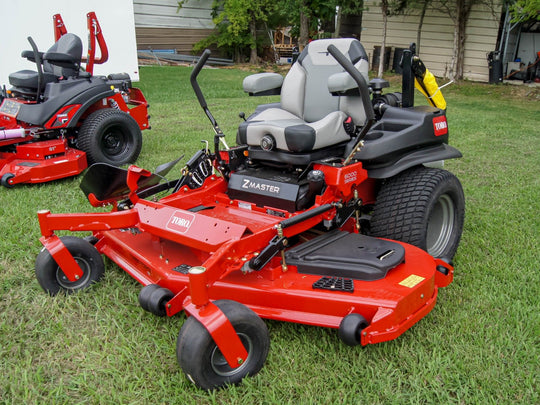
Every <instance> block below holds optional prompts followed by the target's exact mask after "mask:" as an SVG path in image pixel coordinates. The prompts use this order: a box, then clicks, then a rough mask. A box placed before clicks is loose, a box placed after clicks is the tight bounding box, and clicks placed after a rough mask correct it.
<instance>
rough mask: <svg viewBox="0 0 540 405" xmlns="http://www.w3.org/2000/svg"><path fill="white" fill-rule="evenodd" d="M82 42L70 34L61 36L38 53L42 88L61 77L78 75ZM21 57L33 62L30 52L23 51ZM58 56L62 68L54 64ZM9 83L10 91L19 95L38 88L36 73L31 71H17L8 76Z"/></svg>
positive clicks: (33, 91) (32, 91)
mask: <svg viewBox="0 0 540 405" xmlns="http://www.w3.org/2000/svg"><path fill="white" fill-rule="evenodd" d="M82 49H83V48H82V41H81V39H80V38H79V37H78V36H77V35H75V34H71V33H67V34H65V35H63V36H61V37H60V38H59V39H58V41H56V42H55V44H54V45H53V46H51V47H50V48H49V50H48V51H47V52H45V53H43V54H41V53H40V56H41V58H42V64H43V78H42V84H41V85H42V86H43V87H45V85H46V84H47V83H54V82H56V81H58V80H59V79H60V78H61V77H63V78H68V77H76V76H78V75H79V66H80V64H81V59H82ZM22 55H23V57H26V58H27V59H29V60H32V61H34V57H33V52H32V51H24V52H23V53H22ZM58 56H61V57H62V60H63V61H64V60H65V61H67V62H62V66H59V64H58V62H56V64H54V62H55V60H57V59H58ZM9 83H10V84H11V85H12V86H13V87H14V88H13V89H12V90H14V91H18V92H20V93H35V92H36V90H37V87H38V72H36V71H33V70H26V69H25V70H19V71H17V72H14V73H11V74H10V75H9Z"/></svg>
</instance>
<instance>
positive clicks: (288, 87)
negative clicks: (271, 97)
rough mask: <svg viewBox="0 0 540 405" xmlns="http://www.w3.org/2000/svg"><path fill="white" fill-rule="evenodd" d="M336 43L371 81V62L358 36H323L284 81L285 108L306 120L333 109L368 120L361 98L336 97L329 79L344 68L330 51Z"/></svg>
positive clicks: (299, 58)
mask: <svg viewBox="0 0 540 405" xmlns="http://www.w3.org/2000/svg"><path fill="white" fill-rule="evenodd" d="M330 44H333V45H334V46H336V47H337V48H338V50H339V51H340V52H341V53H342V54H344V55H345V56H346V57H347V58H349V60H350V61H351V62H352V63H353V65H354V66H355V67H356V68H357V69H358V71H359V72H360V73H361V74H362V75H363V76H364V79H366V83H367V82H369V80H368V70H369V62H368V56H367V54H366V51H365V50H364V47H363V46H362V44H361V43H360V41H358V40H357V39H354V38H337V39H321V40H316V41H313V42H311V43H309V44H308V46H307V47H306V48H304V50H303V51H302V53H301V54H300V56H299V57H298V60H297V62H296V63H295V64H294V65H293V66H292V67H291V70H290V71H289V73H288V74H287V76H286V77H285V80H284V81H283V86H282V88H281V108H282V109H284V110H287V111H289V112H291V113H293V114H294V115H296V116H298V117H299V118H302V119H303V120H304V121H306V122H314V121H318V120H320V119H321V118H323V117H325V116H326V115H328V114H329V113H331V112H333V111H338V110H341V111H344V112H345V113H347V115H349V116H351V117H352V118H353V120H354V122H355V123H356V124H357V125H358V124H362V123H363V122H364V121H365V114H364V109H363V107H362V103H361V99H360V97H352V96H339V97H337V96H332V94H331V93H330V92H329V91H328V78H329V77H330V76H331V75H333V74H335V73H340V72H343V71H344V69H343V68H342V67H341V65H340V64H339V63H338V62H337V61H336V60H335V59H334V57H333V56H332V55H331V54H330V53H329V52H328V50H327V49H328V46H329V45H330Z"/></svg>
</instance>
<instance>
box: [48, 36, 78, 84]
mask: <svg viewBox="0 0 540 405" xmlns="http://www.w3.org/2000/svg"><path fill="white" fill-rule="evenodd" d="M82 50H83V47H82V41H81V39H80V38H79V37H78V36H77V35H75V34H72V33H70V32H68V33H67V34H64V35H62V36H61V37H60V38H59V39H58V41H56V42H55V43H54V45H53V46H51V47H50V48H49V50H48V51H47V52H57V53H64V54H67V55H70V56H71V57H72V58H73V59H74V60H75V61H76V63H77V64H78V65H80V64H81V59H82ZM43 71H44V72H47V73H53V74H54V75H55V76H58V77H60V76H64V77H71V76H77V75H78V74H79V72H78V70H77V69H71V68H66V67H60V66H55V65H53V64H51V63H49V62H47V61H43Z"/></svg>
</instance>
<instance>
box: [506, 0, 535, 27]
mask: <svg viewBox="0 0 540 405" xmlns="http://www.w3.org/2000/svg"><path fill="white" fill-rule="evenodd" d="M508 9H509V10H510V14H511V15H512V22H520V21H523V22H525V21H534V20H536V21H540V0H515V1H514V2H513V3H512V4H510V6H509V8H508Z"/></svg>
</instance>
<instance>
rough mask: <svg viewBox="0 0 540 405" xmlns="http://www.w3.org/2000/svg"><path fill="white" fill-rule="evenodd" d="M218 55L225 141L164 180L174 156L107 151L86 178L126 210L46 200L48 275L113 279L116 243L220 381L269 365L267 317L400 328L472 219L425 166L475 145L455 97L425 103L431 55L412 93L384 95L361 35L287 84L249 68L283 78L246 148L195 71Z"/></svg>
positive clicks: (191, 374)
mask: <svg viewBox="0 0 540 405" xmlns="http://www.w3.org/2000/svg"><path fill="white" fill-rule="evenodd" d="M209 54H210V52H209V51H205V53H204V54H203V56H202V58H201V59H200V61H199V63H198V64H197V66H196V67H195V69H194V70H193V73H192V76H191V82H192V85H193V88H194V91H195V93H196V95H197V98H198V100H199V102H200V104H201V106H202V108H203V110H204V112H205V113H206V115H207V116H208V118H209V119H210V121H211V123H212V125H213V128H214V130H215V137H214V142H213V150H209V149H208V146H207V147H206V148H205V149H203V150H201V151H199V152H198V153H196V154H195V155H194V156H193V157H192V158H191V159H190V160H189V161H188V162H187V163H186V165H185V166H184V168H183V171H182V177H181V178H180V179H178V180H173V181H164V182H160V179H162V178H163V176H164V175H165V173H166V172H167V171H168V170H169V169H170V168H171V166H172V165H173V164H174V163H175V162H172V163H171V164H164V165H162V166H160V167H159V168H158V169H156V172H155V173H151V172H149V171H146V170H143V169H140V168H138V167H136V166H131V167H130V168H129V170H123V169H120V168H116V167H112V166H109V165H105V164H96V165H93V166H92V167H91V168H90V169H89V170H88V172H87V174H86V175H85V177H84V178H83V180H82V183H81V188H82V189H83V191H84V192H85V193H86V195H87V197H88V199H89V201H90V203H91V204H92V205H93V206H96V207H97V206H100V205H103V204H112V206H113V209H112V212H110V213H86V214H52V213H50V212H49V211H40V212H39V213H38V217H39V223H40V226H41V233H42V235H43V237H42V238H41V239H40V240H41V242H42V244H43V245H44V249H42V251H41V253H40V254H39V255H38V257H37V259H36V269H35V271H36V276H37V279H38V281H39V283H40V285H41V286H42V287H43V289H44V290H45V291H46V292H48V293H49V294H51V295H54V294H57V293H59V292H67V293H71V292H74V291H76V290H81V289H84V288H86V287H88V286H90V285H91V284H92V283H95V282H97V281H98V280H99V279H100V277H101V276H102V274H103V272H104V264H103V260H102V258H101V256H100V254H104V255H106V256H107V257H108V258H110V259H111V260H112V261H113V262H115V263H116V264H118V265H119V266H120V267H121V268H122V269H124V270H125V271H126V272H127V273H128V274H130V275H131V276H132V277H133V278H135V279H136V280H137V281H138V282H139V283H141V284H142V285H143V288H142V289H141V291H140V295H139V302H140V304H141V306H142V307H143V308H144V309H145V310H147V311H149V312H151V313H153V314H155V315H161V316H164V315H167V316H173V315H175V314H177V313H178V312H180V311H182V310H184V311H186V313H187V314H188V318H187V320H186V321H185V323H184V324H183V326H182V328H181V330H180V333H179V336H178V341H177V357H178V361H179V363H180V366H181V367H182V369H183V370H184V372H185V373H186V375H187V376H188V378H189V379H190V380H191V381H193V382H194V383H195V384H197V385H198V386H199V387H202V388H205V389H211V388H215V387H220V386H223V385H226V384H230V383H237V382H239V381H241V380H242V378H244V377H245V376H246V375H253V374H255V373H257V372H258V371H259V370H260V369H261V367H262V366H263V363H264V361H265V358H266V355H267V352H268V350H269V337H268V330H267V328H266V326H265V323H264V322H263V321H262V320H261V318H266V319H274V320H280V321H289V322H298V323H304V324H309V325H318V326H325V327H330V328H335V329H337V330H338V333H339V336H340V338H341V339H342V340H343V341H344V342H345V343H346V344H348V345H351V346H352V345H357V344H361V345H367V344H372V343H378V342H383V341H387V340H391V339H394V338H396V337H398V336H399V335H401V334H402V333H403V332H405V331H406V330H407V329H409V328H410V327H411V326H412V325H414V324H415V323H416V322H418V321H419V320H420V319H421V318H422V317H424V316H425V315H426V314H427V313H429V312H430V311H431V309H432V308H433V307H434V305H435V301H436V299H437V292H438V289H439V288H440V287H444V286H446V285H448V284H449V283H450V282H451V281H452V278H453V267H452V265H451V259H452V257H453V255H454V253H455V252H456V249H457V246H458V243H459V239H460V235H461V230H462V226H463V219H464V197H463V191H462V188H461V185H460V183H459V181H458V180H457V178H456V177H455V176H454V175H452V174H451V173H449V172H447V171H445V170H443V169H440V168H434V167H427V166H425V165H424V164H426V163H430V162H435V161H440V160H444V159H450V158H455V157H459V156H460V153H459V152H458V151H457V150H456V149H454V148H452V147H450V146H448V145H447V141H448V129H447V125H446V118H445V111H444V110H442V109H439V108H436V107H430V106H417V107H414V106H412V104H411V101H412V94H413V86H414V84H413V82H414V75H413V69H412V66H411V64H412V65H413V67H415V70H419V71H420V73H423V74H425V73H426V71H425V68H423V65H422V64H421V62H420V61H419V60H418V59H417V58H416V57H414V56H413V55H412V53H411V52H410V51H406V52H405V56H404V61H403V65H404V66H403V68H404V94H403V95H402V94H400V93H394V94H387V95H383V94H382V92H381V89H382V88H383V87H385V86H386V83H385V82H383V81H381V80H375V81H372V82H371V90H372V91H373V93H374V99H373V100H370V98H369V92H370V88H369V87H368V84H367V83H366V77H367V66H368V62H367V55H366V53H365V51H364V48H363V47H362V45H361V44H360V42H358V41H357V40H354V39H337V40H319V41H314V42H312V43H310V44H309V45H308V46H307V47H306V49H304V51H303V52H302V54H301V55H300V57H299V58H298V61H297V62H296V63H295V64H294V65H293V66H292V68H291V70H290V72H289V73H288V74H287V76H286V77H285V79H284V81H283V80H282V78H281V77H280V76H279V75H276V74H272V73H269V74H257V75H252V76H248V77H247V78H246V79H245V81H244V89H245V90H246V91H248V92H249V93H252V94H261V93H264V94H268V93H272V92H274V93H276V94H279V93H280V94H281V102H280V103H274V104H269V105H263V106H259V107H258V108H257V110H256V112H255V113H254V114H253V115H252V116H251V117H249V118H248V119H247V120H246V121H245V122H243V123H242V124H241V125H240V127H239V130H238V135H237V143H238V145H237V146H235V147H232V148H229V147H227V146H226V145H224V148H223V149H221V150H220V146H219V145H220V141H221V140H223V133H222V131H221V130H220V128H219V126H218V124H217V122H216V120H215V119H214V117H213V116H212V114H211V113H210V111H209V109H208V107H207V104H206V101H205V99H204V97H203V94H202V92H201V90H200V88H199V85H198V83H197V75H198V74H199V72H200V71H201V68H202V67H203V65H204V63H205V61H206V59H207V58H208V57H209ZM419 68H423V69H419ZM280 89H281V90H280ZM241 115H242V114H241ZM223 143H224V144H225V142H223ZM167 189H170V190H172V193H170V194H167V195H166V196H164V197H162V198H159V199H157V193H158V192H160V193H162V194H163V193H164V192H165V190H167ZM150 196H154V198H153V199H149V198H148V197H150ZM56 230H70V231H92V235H91V236H86V237H84V238H77V237H74V236H62V237H58V236H57V235H56V234H55V231H56Z"/></svg>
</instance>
